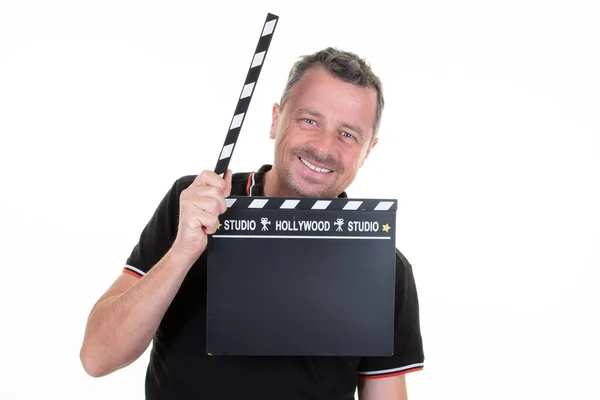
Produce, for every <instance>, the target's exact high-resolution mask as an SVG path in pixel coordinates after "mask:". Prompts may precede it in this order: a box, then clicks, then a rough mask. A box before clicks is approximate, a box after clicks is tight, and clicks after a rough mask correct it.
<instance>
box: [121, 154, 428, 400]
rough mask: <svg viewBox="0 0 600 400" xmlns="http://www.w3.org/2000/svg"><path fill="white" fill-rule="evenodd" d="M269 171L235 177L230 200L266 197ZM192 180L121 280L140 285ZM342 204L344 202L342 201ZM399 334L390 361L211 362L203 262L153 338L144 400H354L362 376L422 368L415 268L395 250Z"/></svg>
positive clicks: (176, 192)
mask: <svg viewBox="0 0 600 400" xmlns="http://www.w3.org/2000/svg"><path fill="white" fill-rule="evenodd" d="M270 168H271V166H270V165H265V166H263V167H262V168H260V169H259V170H258V171H257V172H255V173H254V172H252V173H237V174H234V175H233V178H232V191H231V195H232V196H247V195H252V196H262V195H263V179H264V174H265V172H267V171H268V170H269V169H270ZM194 179H195V176H184V177H182V178H179V179H177V180H176V181H175V183H174V184H173V186H172V187H171V189H170V190H169V191H168V192H167V194H166V195H165V197H164V198H163V200H162V201H161V203H160V204H159V206H158V208H157V209H156V211H155V212H154V215H153V216H152V218H151V219H150V221H149V222H148V224H147V225H146V227H145V228H144V230H143V231H142V233H141V236H140V239H139V242H138V244H137V245H136V246H135V247H134V249H133V251H132V253H131V255H130V257H129V258H128V259H127V264H126V267H125V269H124V272H126V273H128V274H131V275H134V276H136V277H140V278H143V276H144V275H145V274H146V273H147V272H148V271H149V270H150V268H152V266H153V265H155V264H156V263H157V262H158V261H159V260H160V259H161V258H162V257H163V256H164V255H165V253H166V252H167V251H168V250H169V248H170V247H171V245H172V244H173V240H174V239H175V237H176V234H177V226H178V215H179V196H180V194H181V192H182V191H183V190H184V189H185V188H187V187H188V186H189V185H190V184H191V183H192V182H193V180H194ZM340 197H346V194H345V193H342V194H341V195H340ZM395 310H396V330H395V345H394V355H393V356H391V357H362V358H361V357H281V356H278V357H256V356H254V357H239V356H235V357H234V356H209V355H207V354H206V351H205V344H206V254H203V255H202V256H200V258H199V259H198V261H197V262H196V263H195V264H194V265H193V266H192V268H191V269H190V271H189V272H188V274H187V276H186V278H185V279H184V281H183V283H182V285H181V288H180V289H179V291H178V293H177V295H176V296H175V298H174V299H173V302H172V303H171V305H170V307H169V308H168V309H167V312H166V313H165V316H164V318H163V319H162V322H161V323H160V325H159V327H158V330H157V332H156V334H155V336H154V340H153V346H152V351H151V355H150V362H149V365H148V369H147V374H146V399H148V400H155V399H161V400H163V399H177V400H186V399H236V400H239V399H261V400H268V399H277V400H281V399H286V400H301V399H302V400H308V399H324V400H325V399H339V400H346V399H347V400H351V399H354V393H355V390H356V385H357V380H358V377H359V376H363V377H364V378H367V379H371V378H372V379H374V378H382V377H386V376H393V375H398V374H404V373H407V372H411V371H416V370H420V369H422V368H423V361H424V356H423V345H422V340H421V332H420V327H419V304H418V298H417V290H416V286H415V281H414V277H413V273H412V267H411V265H410V264H409V262H408V261H407V260H406V258H405V257H404V256H403V255H402V254H401V253H400V252H399V251H398V250H396V307H395Z"/></svg>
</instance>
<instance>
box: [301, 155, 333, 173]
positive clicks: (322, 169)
mask: <svg viewBox="0 0 600 400" xmlns="http://www.w3.org/2000/svg"><path fill="white" fill-rule="evenodd" d="M300 161H302V162H303V163H304V165H306V166H307V167H308V168H310V169H312V170H313V171H317V172H321V173H324V174H326V173H329V172H331V170H330V169H325V168H319V167H316V166H314V165H312V164H311V163H309V162H308V161H306V160H305V159H304V158H302V157H300Z"/></svg>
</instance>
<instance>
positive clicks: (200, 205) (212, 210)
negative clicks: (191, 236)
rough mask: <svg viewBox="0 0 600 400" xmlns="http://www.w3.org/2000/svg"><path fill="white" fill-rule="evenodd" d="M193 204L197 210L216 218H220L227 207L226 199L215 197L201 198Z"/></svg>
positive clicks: (193, 201)
mask: <svg viewBox="0 0 600 400" xmlns="http://www.w3.org/2000/svg"><path fill="white" fill-rule="evenodd" d="M191 203H192V204H193V205H194V207H195V208H197V209H199V210H202V211H205V212H207V213H209V214H212V215H214V216H218V215H220V214H222V213H224V212H225V210H226V209H227V205H226V203H225V199H224V198H220V199H218V198H215V197H201V198H199V199H195V200H192V201H191Z"/></svg>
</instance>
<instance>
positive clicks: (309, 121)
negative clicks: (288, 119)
mask: <svg viewBox="0 0 600 400" xmlns="http://www.w3.org/2000/svg"><path fill="white" fill-rule="evenodd" d="M304 122H306V123H307V124H311V125H316V124H317V122H316V121H315V120H314V119H310V118H304Z"/></svg>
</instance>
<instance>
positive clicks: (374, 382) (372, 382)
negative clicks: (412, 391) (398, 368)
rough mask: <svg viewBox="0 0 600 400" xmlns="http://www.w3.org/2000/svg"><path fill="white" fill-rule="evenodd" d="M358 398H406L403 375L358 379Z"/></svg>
mask: <svg viewBox="0 0 600 400" xmlns="http://www.w3.org/2000/svg"><path fill="white" fill-rule="evenodd" d="M358 398H359V400H407V399H408V393H407V391H406V379H405V376H404V375H397V376H391V377H388V378H375V379H367V378H364V377H360V378H359V379H358Z"/></svg>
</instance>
